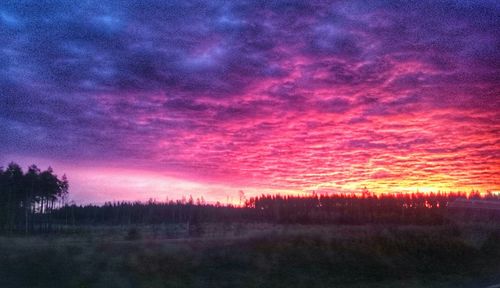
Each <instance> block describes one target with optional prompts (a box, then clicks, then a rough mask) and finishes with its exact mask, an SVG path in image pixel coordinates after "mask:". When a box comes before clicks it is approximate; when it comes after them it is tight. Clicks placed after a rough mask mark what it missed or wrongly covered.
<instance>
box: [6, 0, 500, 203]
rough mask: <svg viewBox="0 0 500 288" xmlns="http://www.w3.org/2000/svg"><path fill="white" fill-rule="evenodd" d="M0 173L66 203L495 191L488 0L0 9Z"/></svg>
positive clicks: (9, 5) (495, 44) (497, 88)
mask: <svg viewBox="0 0 500 288" xmlns="http://www.w3.org/2000/svg"><path fill="white" fill-rule="evenodd" d="M313 2H314V3H313ZM0 161H1V162H0V163H1V164H0V165H4V166H5V165H6V164H7V163H8V162H9V161H16V162H18V163H20V164H22V165H23V166H26V165H28V164H31V163H35V164H38V165H39V166H41V167H42V168H46V167H47V166H48V165H52V167H54V169H55V170H56V173H59V174H62V173H66V174H67V175H68V178H69V180H70V185H71V190H70V193H71V194H72V195H73V196H72V197H73V199H74V200H76V201H78V202H102V201H105V200H118V199H125V200H144V199H148V198H156V199H158V200H164V199H166V198H167V197H169V198H170V199H178V198H180V197H182V195H186V196H188V195H190V194H191V195H193V196H195V197H198V196H201V195H203V196H204V198H205V199H208V200H211V201H216V200H219V201H228V199H232V198H237V197H238V196H237V195H238V191H240V190H243V191H244V192H245V193H247V195H255V194H261V193H308V192H310V191H313V190H315V191H319V192H322V193H326V192H352V191H359V190H360V189H361V188H363V187H365V186H366V187H367V188H368V189H369V190H372V191H376V192H408V191H416V190H417V189H418V190H419V191H431V190H432V191H437V190H442V191H443V190H444V191H450V190H466V191H470V189H479V190H481V191H487V190H492V191H497V190H500V2H498V1H495V0H491V1H437V0H436V1H434V0H432V1H430V0H429V1H425V0H422V1H377V0H374V1H357V0H349V1H286V2H285V1H283V2H282V1H248V2H246V1H239V0H235V1H209V2H191V1H109V0H99V1H47V2H45V1H39V0H36V1H17V0H16V1H9V0H6V1H2V3H0ZM229 201H230V200H229Z"/></svg>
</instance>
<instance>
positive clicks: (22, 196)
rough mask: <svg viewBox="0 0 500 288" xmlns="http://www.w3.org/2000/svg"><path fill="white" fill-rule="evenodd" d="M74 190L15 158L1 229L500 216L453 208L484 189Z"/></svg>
mask: <svg viewBox="0 0 500 288" xmlns="http://www.w3.org/2000/svg"><path fill="white" fill-rule="evenodd" d="M68 190H69V183H68V180H67V178H66V176H65V175H63V176H62V177H61V178H59V177H58V176H57V175H56V174H55V173H54V171H53V170H52V169H51V168H50V167H49V168H48V169H47V170H44V171H41V170H40V169H39V168H38V167H37V166H36V165H32V166H30V167H29V168H28V170H27V171H26V172H23V170H22V168H21V167H20V166H19V165H18V164H15V163H10V164H9V165H8V166H7V168H6V169H1V170H0V231H2V232H24V233H30V232H48V231H57V230H60V229H62V228H64V227H76V226H80V225H126V224H173V223H181V224H183V223H188V224H192V225H196V224H197V223H201V222H206V223H235V222H239V223H276V224H347V225H361V224H412V225H441V224H447V223H448V222H450V221H456V220H457V219H461V220H469V221H470V220H477V221H481V222H497V221H500V215H499V213H498V212H499V211H498V210H495V209H494V210H481V211H473V213H472V212H470V211H463V209H462V210H460V209H451V208H450V203H453V202H454V201H457V200H458V199H460V200H470V201H472V200H482V201H493V202H494V203H498V201H499V200H500V197H499V196H498V195H493V194H491V193H489V194H480V193H479V192H477V191H472V192H469V193H465V192H455V193H441V192H437V193H407V194H374V193H370V192H369V191H368V190H366V189H364V190H362V191H360V193H354V194H330V195H322V194H321V195H320V194H314V193H313V194H311V195H308V196H283V195H261V196H258V197H250V198H249V199H247V200H245V201H244V202H242V204H241V205H238V206H234V205H221V204H220V203H215V204H208V203H206V202H205V201H203V200H200V199H196V200H195V199H193V198H192V197H189V198H188V199H182V200H177V201H174V200H171V201H168V202H156V201H154V200H150V201H148V202H114V203H112V202H107V203H105V204H104V205H76V204H71V205H69V204H68V203H67V199H68ZM464 213H465V214H464ZM459 216H466V217H461V218H460V217H459ZM471 216H474V217H471ZM478 216H479V217H478Z"/></svg>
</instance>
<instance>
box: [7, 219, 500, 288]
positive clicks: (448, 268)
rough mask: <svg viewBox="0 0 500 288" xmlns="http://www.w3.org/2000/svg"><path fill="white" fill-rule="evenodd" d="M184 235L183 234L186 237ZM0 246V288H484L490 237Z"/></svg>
mask: <svg viewBox="0 0 500 288" xmlns="http://www.w3.org/2000/svg"><path fill="white" fill-rule="evenodd" d="M190 230H193V228H192V227H190ZM195 232H196V233H191V232H190V231H188V229H187V227H185V226H183V225H178V226H168V225H165V226H155V227H153V226H141V227H97V228H96V227H92V228H91V227H89V228H87V229H79V230H78V231H75V232H73V233H66V234H58V235H47V236H30V237H22V236H2V237H0V287H6V288H8V287H486V286H488V285H491V284H496V283H495V281H497V282H500V228H499V227H495V226H489V225H480V226H471V225H467V226H325V225H323V226H319V225H318V226H314V225H310V226H303V225H293V226H286V225H263V224H255V225H252V224H226V225H223V224H220V225H217V224H210V225H208V224H207V225H202V226H199V227H196V229H195Z"/></svg>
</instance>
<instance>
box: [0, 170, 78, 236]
mask: <svg viewBox="0 0 500 288" xmlns="http://www.w3.org/2000/svg"><path fill="white" fill-rule="evenodd" d="M68 188H69V184H68V180H67V178H66V176H65V175H63V176H62V177H61V178H59V177H58V176H57V175H56V174H54V171H53V170H52V168H50V167H49V168H48V169H46V170H43V171H42V170H40V169H39V168H38V167H37V166H36V165H31V166H30V167H29V168H28V170H27V171H26V172H24V171H23V169H22V168H21V167H20V166H19V165H18V164H16V163H14V162H11V163H10V164H8V166H7V167H6V168H5V169H4V168H3V167H0V231H2V232H13V231H17V232H19V231H24V232H25V233H29V232H32V231H35V230H36V231H49V230H51V228H52V224H53V217H52V214H53V211H54V210H56V209H57V208H60V207H62V206H63V205H64V204H65V203H64V202H65V200H66V199H67V195H68Z"/></svg>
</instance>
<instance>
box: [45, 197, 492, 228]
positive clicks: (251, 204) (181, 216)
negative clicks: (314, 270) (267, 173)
mask: <svg viewBox="0 0 500 288" xmlns="http://www.w3.org/2000/svg"><path fill="white" fill-rule="evenodd" d="M457 199H482V200H492V201H500V197H499V196H494V195H480V194H479V193H411V194H383V195H376V194H372V193H360V194H332V195H316V194H313V195H309V196H283V195H261V196H258V197H252V198H250V199H248V200H246V201H245V203H244V205H242V206H232V205H220V204H207V203H204V202H203V201H193V200H192V199H190V200H188V201H186V200H178V201H168V202H155V201H153V200H150V201H148V202H146V203H143V202H113V203H111V202H108V203H105V204H104V205H102V206H100V205H68V206H64V207H61V208H60V209H58V210H57V211H55V214H56V215H55V217H56V218H57V219H59V220H60V222H63V223H66V224H71V225H127V224H166V223H184V224H188V223H200V222H213V223H233V222H261V223H281V224H286V223H301V224H349V225H357V224H416V225H437V224H444V223H447V222H449V221H453V220H454V217H455V215H454V212H453V211H451V209H449V207H448V206H449V204H450V203H452V202H453V201H455V200H457ZM479 212H480V213H482V215H480V216H481V217H477V218H476V219H478V220H480V221H500V215H499V213H498V212H500V211H493V213H490V212H491V211H479Z"/></svg>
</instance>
